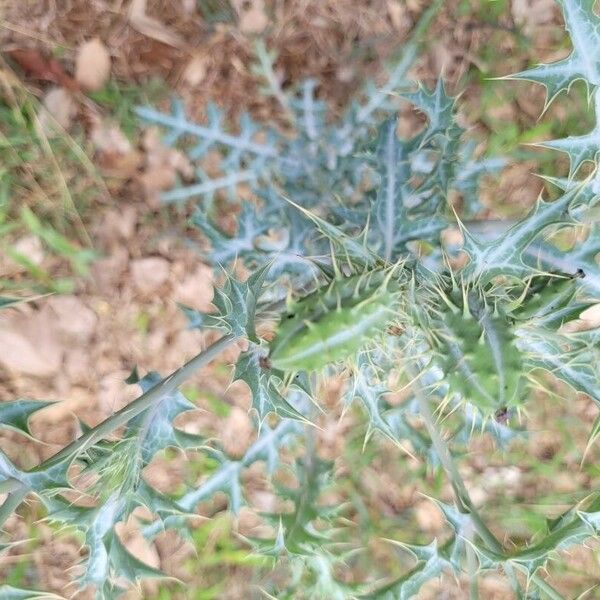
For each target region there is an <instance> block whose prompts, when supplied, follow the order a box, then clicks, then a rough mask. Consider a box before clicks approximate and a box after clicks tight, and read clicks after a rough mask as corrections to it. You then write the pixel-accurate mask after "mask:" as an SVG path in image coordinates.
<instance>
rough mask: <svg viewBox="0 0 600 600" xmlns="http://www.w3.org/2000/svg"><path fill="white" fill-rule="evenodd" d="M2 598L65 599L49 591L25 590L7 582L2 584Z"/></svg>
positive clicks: (23, 599) (10, 599)
mask: <svg viewBox="0 0 600 600" xmlns="http://www.w3.org/2000/svg"><path fill="white" fill-rule="evenodd" d="M0 600H64V598H63V596H59V595H57V594H51V593H49V592H38V591H35V590H25V589H22V588H16V587H13V586H12V585H6V584H5V585H0Z"/></svg>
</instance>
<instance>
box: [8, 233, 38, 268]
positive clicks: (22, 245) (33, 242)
mask: <svg viewBox="0 0 600 600" xmlns="http://www.w3.org/2000/svg"><path fill="white" fill-rule="evenodd" d="M13 250H15V252H18V253H19V254H22V255H23V256H25V257H26V258H27V260H28V261H30V262H31V263H32V264H34V265H41V264H42V261H43V260H44V257H45V256H46V254H45V252H44V248H43V246H42V242H41V241H40V238H39V237H37V236H35V235H26V236H24V237H22V238H20V239H19V240H18V241H17V242H16V243H15V244H14V246H13Z"/></svg>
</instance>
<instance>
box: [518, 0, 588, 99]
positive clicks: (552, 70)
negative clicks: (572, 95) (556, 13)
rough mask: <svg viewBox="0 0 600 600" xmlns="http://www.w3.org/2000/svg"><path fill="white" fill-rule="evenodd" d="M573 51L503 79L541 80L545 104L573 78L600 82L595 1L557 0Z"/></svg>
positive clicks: (571, 81) (566, 87)
mask: <svg viewBox="0 0 600 600" xmlns="http://www.w3.org/2000/svg"><path fill="white" fill-rule="evenodd" d="M558 3H559V4H560V6H561V8H562V11H563V15H564V19H565V25H566V29H567V31H568V32H569V34H570V36H571V42H572V44H573V51H572V52H571V54H570V55H569V56H568V57H567V58H564V59H562V60H559V61H557V62H554V63H550V64H542V65H539V66H537V67H534V68H533V69H528V70H527V71H522V72H520V73H515V74H514V75H510V76H508V77H506V79H524V80H528V81H535V82H537V83H541V84H542V85H544V86H545V88H546V104H549V103H550V102H552V100H553V99H554V98H555V97H556V95H557V94H558V93H559V92H561V91H562V90H565V89H568V88H569V87H570V86H571V84H572V83H573V82H574V81H577V80H578V79H582V80H584V81H585V82H586V83H587V84H588V85H591V86H597V85H600V66H599V65H600V26H599V24H600V19H598V17H597V16H596V14H595V13H594V4H595V0H558Z"/></svg>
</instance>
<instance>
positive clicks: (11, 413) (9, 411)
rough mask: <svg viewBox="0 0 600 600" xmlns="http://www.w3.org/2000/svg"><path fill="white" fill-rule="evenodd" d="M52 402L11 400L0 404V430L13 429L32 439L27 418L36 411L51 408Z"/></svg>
mask: <svg viewBox="0 0 600 600" xmlns="http://www.w3.org/2000/svg"><path fill="white" fill-rule="evenodd" d="M52 404H53V403H52V402H43V401H40V400H12V401H10V402H1V403H0V428H2V427H7V428H10V429H14V430H15V431H18V432H20V433H23V434H25V435H26V436H28V437H32V434H31V431H30V430H29V417H31V415H32V414H33V413H35V412H37V411H38V410H42V409H43V408H46V407H47V406H51V405H52Z"/></svg>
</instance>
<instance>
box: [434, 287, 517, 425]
mask: <svg viewBox="0 0 600 600" xmlns="http://www.w3.org/2000/svg"><path fill="white" fill-rule="evenodd" d="M437 292H438V293H439V302H438V303H437V307H436V311H435V313H436V319H435V321H436V322H435V331H436V335H435V337H436V342H435V343H434V347H436V349H437V354H438V360H439V363H440V366H441V367H442V369H443V371H444V373H445V374H446V381H447V383H448V385H449V394H450V395H451V396H452V395H454V394H459V395H460V396H461V397H462V398H464V399H465V400H467V401H468V402H471V403H472V404H474V405H475V406H476V407H477V408H479V410H480V411H481V412H482V413H483V414H484V415H486V416H491V415H493V414H494V413H495V412H496V411H497V410H499V409H502V408H505V407H511V406H516V405H518V404H520V403H521V402H522V400H523V394H524V383H525V382H524V357H523V355H522V353H521V351H520V350H519V349H518V348H517V345H516V336H515V332H514V329H513V318H512V316H511V315H510V314H509V313H507V312H506V311H505V310H504V309H503V307H502V306H501V303H500V302H499V301H498V302H494V303H490V301H489V300H486V295H485V294H484V291H483V290H481V289H479V288H477V287H472V286H468V287H465V286H461V285H458V284H456V282H453V285H452V286H451V287H450V289H442V288H438V289H437Z"/></svg>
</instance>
